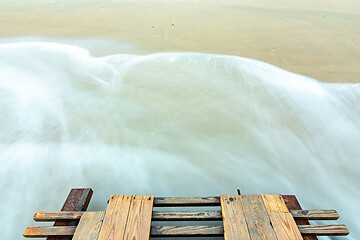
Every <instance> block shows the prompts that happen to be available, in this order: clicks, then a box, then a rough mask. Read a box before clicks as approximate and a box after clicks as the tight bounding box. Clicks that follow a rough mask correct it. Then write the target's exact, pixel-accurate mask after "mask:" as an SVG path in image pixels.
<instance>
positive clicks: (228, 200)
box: [220, 195, 250, 240]
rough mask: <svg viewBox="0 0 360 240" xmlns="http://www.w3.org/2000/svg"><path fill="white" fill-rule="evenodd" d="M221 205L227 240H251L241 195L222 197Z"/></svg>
mask: <svg viewBox="0 0 360 240" xmlns="http://www.w3.org/2000/svg"><path fill="white" fill-rule="evenodd" d="M220 204H221V210H222V217H223V225H224V238H225V240H233V239H241V240H250V233H249V229H248V226H247V223H246V219H245V214H244V210H243V206H242V197H241V196H239V195H224V196H220Z"/></svg>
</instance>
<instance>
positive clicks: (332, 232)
mask: <svg viewBox="0 0 360 240" xmlns="http://www.w3.org/2000/svg"><path fill="white" fill-rule="evenodd" d="M298 227H299V230H300V232H301V234H303V235H317V236H346V235H348V234H349V230H348V229H347V227H346V226H345V225H299V226H298Z"/></svg>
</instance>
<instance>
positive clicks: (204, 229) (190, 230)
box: [150, 226, 224, 237]
mask: <svg viewBox="0 0 360 240" xmlns="http://www.w3.org/2000/svg"><path fill="white" fill-rule="evenodd" d="M223 234H224V230H223V227H222V226H152V227H151V231H150V236H151V237H222V236H223Z"/></svg>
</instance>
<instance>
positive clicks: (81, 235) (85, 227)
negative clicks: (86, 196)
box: [72, 212, 105, 240]
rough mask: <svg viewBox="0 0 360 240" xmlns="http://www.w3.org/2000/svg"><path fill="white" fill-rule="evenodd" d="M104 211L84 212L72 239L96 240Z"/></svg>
mask: <svg viewBox="0 0 360 240" xmlns="http://www.w3.org/2000/svg"><path fill="white" fill-rule="evenodd" d="M104 216H105V212H85V213H84V214H83V215H82V217H81V219H80V222H79V225H78V226H77V228H76V231H75V234H74V237H73V239H72V240H97V239H98V237H99V233H100V229H101V226H102V223H103V220H104Z"/></svg>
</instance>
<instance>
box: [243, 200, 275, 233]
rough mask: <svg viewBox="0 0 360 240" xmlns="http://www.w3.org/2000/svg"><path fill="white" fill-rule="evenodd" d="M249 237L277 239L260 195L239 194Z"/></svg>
mask: <svg viewBox="0 0 360 240" xmlns="http://www.w3.org/2000/svg"><path fill="white" fill-rule="evenodd" d="M241 197H242V205H243V209H244V213H245V219H246V223H247V225H248V229H249V233H250V237H251V239H267V240H277V238H276V235H275V232H274V229H273V228H272V226H271V225H270V218H269V215H268V213H267V211H266V208H265V205H264V201H263V200H262V197H261V196H260V195H241Z"/></svg>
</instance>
